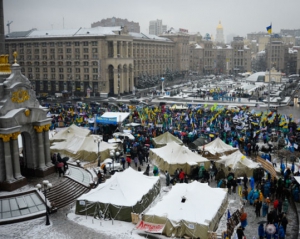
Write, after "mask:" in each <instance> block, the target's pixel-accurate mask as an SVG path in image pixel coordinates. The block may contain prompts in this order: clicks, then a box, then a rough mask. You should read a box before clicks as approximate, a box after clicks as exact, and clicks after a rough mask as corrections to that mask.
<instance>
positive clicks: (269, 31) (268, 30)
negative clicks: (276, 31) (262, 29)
mask: <svg viewBox="0 0 300 239" xmlns="http://www.w3.org/2000/svg"><path fill="white" fill-rule="evenodd" d="M267 32H268V33H269V34H272V23H271V25H270V26H268V27H267Z"/></svg>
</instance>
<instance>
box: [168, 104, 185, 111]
mask: <svg viewBox="0 0 300 239" xmlns="http://www.w3.org/2000/svg"><path fill="white" fill-rule="evenodd" d="M171 109H173V110H174V109H176V110H186V109H188V107H186V106H183V105H173V106H172V107H171Z"/></svg>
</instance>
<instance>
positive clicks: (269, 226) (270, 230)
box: [266, 224, 276, 235]
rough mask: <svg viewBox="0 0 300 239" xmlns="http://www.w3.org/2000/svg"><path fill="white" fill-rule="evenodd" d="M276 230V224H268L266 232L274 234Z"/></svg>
mask: <svg viewBox="0 0 300 239" xmlns="http://www.w3.org/2000/svg"><path fill="white" fill-rule="evenodd" d="M275 232H276V227H275V226H274V224H269V225H267V226H266V233H268V234H271V235H273V234H274V233H275Z"/></svg>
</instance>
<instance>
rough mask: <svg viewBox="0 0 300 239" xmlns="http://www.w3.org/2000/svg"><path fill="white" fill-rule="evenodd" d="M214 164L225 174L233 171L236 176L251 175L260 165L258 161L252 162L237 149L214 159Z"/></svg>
mask: <svg viewBox="0 0 300 239" xmlns="http://www.w3.org/2000/svg"><path fill="white" fill-rule="evenodd" d="M216 164H217V165H218V166H220V167H221V168H222V169H223V170H224V172H225V174H228V173H229V172H234V174H235V176H236V177H239V176H244V175H245V174H246V175H247V176H248V177H250V176H253V170H254V169H256V168H259V167H260V164H259V163H256V162H253V161H252V160H251V159H249V158H247V157H246V156H245V155H243V154H242V153H241V151H239V150H238V151H236V152H234V153H232V154H230V155H227V156H222V157H221V159H220V160H218V161H216ZM229 168H230V170H229Z"/></svg>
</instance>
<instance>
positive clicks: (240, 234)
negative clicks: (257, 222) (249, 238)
mask: <svg viewBox="0 0 300 239" xmlns="http://www.w3.org/2000/svg"><path fill="white" fill-rule="evenodd" d="M236 234H237V236H238V239H243V236H245V234H244V229H243V228H242V226H239V227H238V229H236Z"/></svg>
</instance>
